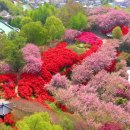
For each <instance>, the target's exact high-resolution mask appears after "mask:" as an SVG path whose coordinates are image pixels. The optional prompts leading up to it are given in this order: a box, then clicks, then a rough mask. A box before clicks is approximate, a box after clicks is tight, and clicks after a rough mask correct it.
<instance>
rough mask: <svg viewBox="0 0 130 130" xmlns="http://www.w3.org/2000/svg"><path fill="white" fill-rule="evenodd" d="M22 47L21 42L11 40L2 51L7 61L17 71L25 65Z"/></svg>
mask: <svg viewBox="0 0 130 130" xmlns="http://www.w3.org/2000/svg"><path fill="white" fill-rule="evenodd" d="M20 47H21V46H20V45H19V44H15V43H13V42H9V43H8V44H6V45H5V46H4V48H3V51H2V53H3V57H4V59H5V61H6V62H7V63H9V64H10V65H11V66H12V68H13V70H14V71H15V72H19V71H20V70H21V69H22V67H23V65H24V62H23V58H22V53H21V50H20V49H21V48H20Z"/></svg>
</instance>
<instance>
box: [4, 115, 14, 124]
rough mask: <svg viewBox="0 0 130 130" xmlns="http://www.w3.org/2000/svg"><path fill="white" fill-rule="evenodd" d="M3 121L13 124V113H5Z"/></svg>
mask: <svg viewBox="0 0 130 130" xmlns="http://www.w3.org/2000/svg"><path fill="white" fill-rule="evenodd" d="M4 122H5V123H6V124H9V125H13V124H14V119H13V115H12V114H7V115H5V116H4Z"/></svg>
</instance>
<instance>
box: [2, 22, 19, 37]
mask: <svg viewBox="0 0 130 130" xmlns="http://www.w3.org/2000/svg"><path fill="white" fill-rule="evenodd" d="M11 31H15V32H19V31H20V29H18V28H14V27H12V26H10V25H9V24H8V23H6V22H4V21H2V20H0V32H2V33H5V34H6V35H8V33H9V32H11Z"/></svg>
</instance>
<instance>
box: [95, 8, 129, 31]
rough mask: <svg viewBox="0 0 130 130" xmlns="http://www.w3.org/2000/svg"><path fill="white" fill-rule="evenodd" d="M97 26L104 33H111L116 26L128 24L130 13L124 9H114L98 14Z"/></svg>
mask: <svg viewBox="0 0 130 130" xmlns="http://www.w3.org/2000/svg"><path fill="white" fill-rule="evenodd" d="M96 20H97V22H96V24H97V26H98V27H99V28H100V30H101V31H102V32H103V33H109V32H111V31H112V30H113V28H115V27H116V26H120V27H123V26H124V25H125V26H128V24H129V21H130V15H129V14H128V13H126V12H124V11H122V10H112V11H110V12H108V13H106V14H103V15H98V16H97V18H96Z"/></svg>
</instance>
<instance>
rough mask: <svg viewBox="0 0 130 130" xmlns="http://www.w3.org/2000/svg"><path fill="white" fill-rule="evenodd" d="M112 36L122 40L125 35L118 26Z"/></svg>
mask: <svg viewBox="0 0 130 130" xmlns="http://www.w3.org/2000/svg"><path fill="white" fill-rule="evenodd" d="M112 36H113V38H117V39H121V38H122V36H123V34H122V30H121V28H120V27H119V26H117V27H115V28H114V29H113V31H112Z"/></svg>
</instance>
